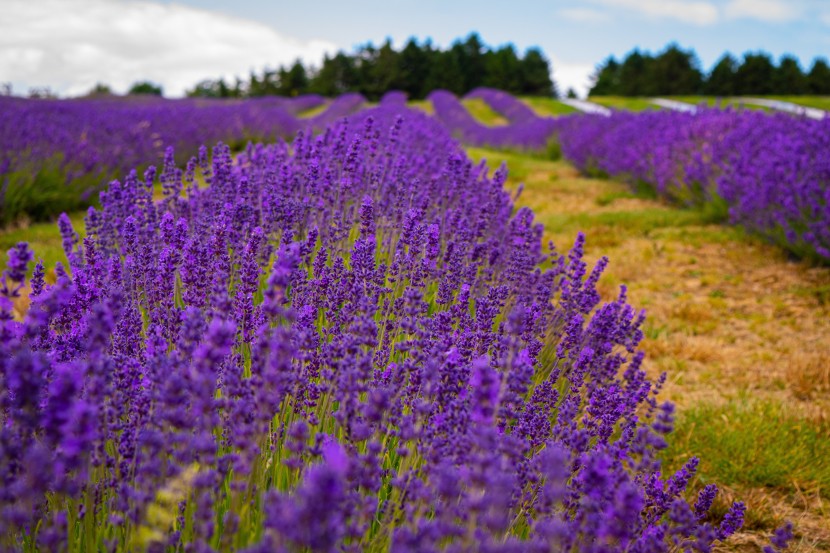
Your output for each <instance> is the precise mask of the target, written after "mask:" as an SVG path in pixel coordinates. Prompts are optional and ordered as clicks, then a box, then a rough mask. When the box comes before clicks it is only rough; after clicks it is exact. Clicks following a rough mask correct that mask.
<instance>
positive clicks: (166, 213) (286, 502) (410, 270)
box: [0, 98, 788, 553]
mask: <svg viewBox="0 0 830 553" xmlns="http://www.w3.org/2000/svg"><path fill="white" fill-rule="evenodd" d="M394 100H395V99H394V98H390V101H388V102H385V103H384V105H382V106H381V107H379V108H376V109H373V110H371V111H369V112H368V113H366V114H362V115H359V116H355V117H353V118H352V119H351V120H350V121H345V122H342V123H339V124H337V125H335V126H332V127H329V128H327V129H326V130H325V131H324V132H323V133H321V134H319V135H317V136H310V135H309V134H305V133H302V134H300V135H299V136H298V137H297V138H296V140H294V142H293V143H292V144H291V145H290V146H289V145H287V144H284V143H276V144H271V145H257V146H249V147H248V148H247V150H246V151H245V152H243V153H242V154H240V155H239V156H236V157H233V156H232V155H231V152H230V150H229V148H228V147H227V146H224V145H221V144H220V145H218V146H216V147H215V148H214V149H213V153H212V156H209V155H208V152H207V151H206V150H205V149H202V150H201V151H200V153H199V155H198V156H197V157H195V158H193V159H191V160H190V161H189V162H188V163H187V165H186V166H185V167H184V168H183V169H181V168H178V167H177V166H176V164H175V160H174V155H173V152H172V151H168V152H167V155H166V161H165V164H164V166H163V167H162V169H161V170H160V171H156V170H155V169H153V168H150V169H148V170H147V172H146V173H145V174H144V175H143V177H140V176H139V175H138V174H136V173H135V172H132V173H130V174H129V175H128V176H127V177H126V178H125V179H124V180H123V181H122V182H118V181H116V182H113V183H112V184H111V186H110V187H109V189H108V190H107V191H106V192H105V193H104V194H102V196H101V208H100V209H98V210H96V209H94V208H90V210H89V213H88V215H87V219H86V230H87V237H86V238H85V239H84V240H83V241H82V242H81V241H79V240H78V237H77V234H76V233H75V231H74V230H73V229H72V226H71V224H70V222H69V219H68V218H66V217H62V218H61V220H60V221H59V226H60V230H61V235H62V237H63V244H64V249H65V251H66V255H67V259H68V265H67V266H57V267H55V274H56V275H57V280H56V282H55V283H54V284H51V285H50V284H47V283H46V282H45V279H44V275H45V270H46V268H45V267H43V265H42V264H38V265H37V267H36V268H35V270H34V276H33V277H32V279H31V281H30V282H28V283H26V284H27V286H28V290H29V297H30V299H31V305H30V307H29V309H28V311H27V313H26V314H25V317H24V318H23V319H22V320H16V319H15V318H14V317H13V316H12V309H11V305H12V302H15V303H16V302H19V301H20V298H19V296H20V294H21V291H22V287H23V286H24V278H25V274H26V268H27V265H28V264H29V263H30V262H31V261H32V257H33V254H32V252H31V251H30V250H29V249H28V247H27V246H26V244H20V245H19V246H18V247H16V248H15V249H13V250H12V251H10V254H9V257H10V259H9V263H8V268H7V269H6V271H5V273H4V274H3V282H4V285H3V287H2V288H0V446H2V447H0V482H2V486H0V490H2V493H0V543H2V548H3V549H12V550H27V551H33V550H35V549H38V548H40V549H41V550H45V551H59V550H69V551H80V550H102V551H103V550H107V551H116V550H117V551H121V550H128V549H129V550H150V551H161V550H181V549H184V550H187V551H218V550H242V551H247V552H265V551H315V552H328V551H332V552H333V551H395V552H408V551H413V552H415V551H418V552H423V551H492V552H513V551H515V552H519V551H522V552H525V551H531V552H533V551H538V552H543V551H551V550H556V551H582V552H600V551H608V552H611V551H629V552H642V553H645V552H663V551H666V552H667V551H677V550H691V549H695V550H697V551H709V550H710V549H711V547H712V544H713V543H714V542H717V541H719V540H723V539H726V538H727V537H728V536H729V535H730V534H732V533H733V532H734V531H735V530H736V529H737V528H738V527H740V525H741V522H742V518H743V513H744V507H743V505H742V504H741V503H736V504H734V505H733V506H732V508H731V509H730V510H729V511H728V513H727V514H726V516H725V518H723V519H722V520H715V518H714V517H713V515H711V514H710V513H709V510H710V507H711V505H712V504H713V501H714V499H715V496H716V494H717V489H716V488H715V486H713V485H709V486H706V487H705V488H703V489H702V491H700V493H699V494H697V495H695V496H691V497H690V496H689V494H690V491H689V489H688V488H689V484H690V482H691V480H692V479H693V478H694V474H695V469H696V467H697V464H698V462H697V459H695V458H692V459H690V460H689V462H688V463H687V464H686V466H685V467H683V468H682V469H681V470H680V471H679V472H677V473H675V474H663V470H662V468H661V466H660V462H659V461H658V459H657V453H658V451H659V450H660V449H662V448H664V447H665V445H666V442H665V437H666V435H667V434H668V433H670V432H671V430H672V421H673V408H672V406H671V405H670V404H668V403H659V402H658V401H657V394H658V392H659V390H660V387H661V384H662V382H663V381H664V378H665V377H664V378H661V379H660V380H659V381H657V382H653V381H650V380H649V379H648V378H647V376H646V374H645V372H644V371H643V369H642V367H641V364H642V361H643V353H642V351H641V350H639V349H638V344H639V343H640V341H641V339H642V338H643V333H642V331H641V327H642V324H643V322H644V313H642V312H639V311H637V310H635V309H634V308H633V307H632V306H630V305H629V304H628V303H627V301H626V293H625V288H622V289H621V291H620V294H619V297H617V298H616V299H612V300H611V301H606V302H603V301H602V299H601V298H600V296H599V294H598V293H597V288H596V285H597V282H598V280H599V278H600V277H601V274H602V272H603V269H604V267H605V265H606V263H607V260H606V259H602V260H601V261H600V262H599V263H598V264H597V265H596V266H595V267H593V268H590V267H588V266H587V265H586V263H585V261H584V260H583V246H584V237H582V236H580V237H579V238H578V240H577V242H576V244H575V245H574V247H573V248H572V249H571V250H570V252H567V253H557V252H556V251H555V250H553V248H552V246H551V247H549V248H547V249H546V248H543V244H542V226H541V224H539V223H538V222H536V220H535V219H534V215H533V213H532V211H530V210H529V209H527V208H517V207H516V205H515V204H514V202H513V199H512V198H511V195H510V194H508V192H506V191H505V189H504V182H505V179H506V175H507V173H506V168H504V167H502V168H500V169H498V170H497V171H495V173H493V174H489V173H488V170H487V167H486V165H485V164H484V163H481V164H474V163H473V162H472V161H470V159H469V158H468V157H467V156H466V154H465V152H464V151H463V149H462V148H461V146H460V145H459V144H458V143H457V142H455V141H454V140H452V139H451V137H450V135H449V133H448V132H447V131H446V130H445V129H444V128H443V127H442V126H441V125H439V124H438V123H437V122H435V121H434V120H433V119H430V118H428V117H426V116H425V115H422V114H419V113H416V112H414V111H410V110H406V109H405V108H402V107H400V106H398V105H396V102H395V101H394ZM200 180H203V181H204V182H205V183H206V186H197V182H199V181H200ZM158 183H160V184H161V187H162V189H163V190H164V199H163V200H160V201H153V197H152V191H153V188H154V187H155V186H157V184H158ZM787 533H788V531H787V529H784V530H782V531H781V532H780V533H779V534H778V535H777V536H776V537H775V540H774V546H775V547H777V548H779V549H780V547H781V546H782V545H784V544H785V542H786V539H787ZM770 551H773V549H770Z"/></svg>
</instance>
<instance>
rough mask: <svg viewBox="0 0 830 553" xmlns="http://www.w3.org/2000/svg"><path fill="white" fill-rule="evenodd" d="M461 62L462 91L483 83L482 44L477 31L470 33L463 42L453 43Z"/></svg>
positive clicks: (467, 90)
mask: <svg viewBox="0 0 830 553" xmlns="http://www.w3.org/2000/svg"><path fill="white" fill-rule="evenodd" d="M452 49H453V50H456V53H457V55H458V56H459V61H460V62H461V63H460V65H461V72H462V76H463V78H464V91H465V92H469V91H470V90H473V89H474V88H476V87H479V86H483V85H484V75H485V67H484V44H482V42H481V38H480V37H479V36H478V34H477V33H471V34H470V35H469V36H468V37H467V40H465V41H464V42H463V43H458V44H457V45H453V48H452Z"/></svg>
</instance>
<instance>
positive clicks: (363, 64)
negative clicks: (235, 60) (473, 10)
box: [187, 33, 557, 100]
mask: <svg viewBox="0 0 830 553" xmlns="http://www.w3.org/2000/svg"><path fill="white" fill-rule="evenodd" d="M479 86H488V87H492V88H498V89H500V90H505V91H507V92H510V93H512V94H516V95H524V96H556V95H557V89H556V85H555V84H554V82H553V80H552V78H551V67H550V63H549V61H548V60H547V58H546V57H545V56H544V54H543V53H542V51H541V50H540V49H539V48H530V49H528V50H527V51H525V53H524V55H519V53H517V52H516V49H515V47H514V46H513V45H511V44H508V45H504V46H501V47H499V48H491V47H489V46H487V45H485V44H484V43H483V42H482V40H481V38H480V37H479V35H478V34H476V33H472V34H470V35H469V36H468V37H467V38H466V39H464V40H456V41H455V42H453V43H452V45H451V46H450V47H449V48H448V49H445V50H442V49H441V48H436V47H435V46H433V44H432V42H431V41H429V40H427V41H425V42H423V43H418V41H417V40H416V39H415V38H410V39H409V40H408V41H407V42H406V44H405V45H404V46H403V48H401V49H400V50H396V49H395V48H394V47H393V46H392V43H391V41H390V40H389V39H387V40H386V41H385V42H384V43H383V44H382V45H380V46H379V47H376V46H374V45H373V44H371V43H368V44H365V45H363V46H360V47H359V48H357V49H356V51H355V52H354V53H352V54H347V53H345V52H343V51H340V52H338V53H337V54H335V55H334V56H331V57H330V56H328V55H326V56H325V57H324V58H323V62H322V65H321V66H320V67H306V66H304V65H303V64H302V62H300V61H299V60H298V61H295V62H294V63H293V64H292V65H290V66H288V67H285V66H281V67H279V68H278V69H273V70H270V69H266V70H265V71H263V72H262V73H260V74H256V73H254V72H251V74H250V75H249V77H248V79H247V80H243V79H240V78H236V80H235V81H234V82H232V83H231V82H226V81H225V80H224V79H208V80H204V81H202V82H200V83H198V84H197V85H196V86H195V87H194V88H193V89H192V90H189V91H188V93H187V94H188V96H191V97H208V98H242V97H258V96H268V95H279V96H297V95H300V94H307V93H317V94H321V95H323V96H330V97H333V96H339V95H340V94H343V93H345V92H359V93H361V94H363V95H364V96H366V97H367V98H368V99H369V100H378V99H379V98H380V97H381V96H383V94H384V93H385V92H387V91H389V90H402V91H404V92H406V93H407V94H408V95H409V97H410V98H412V99H422V98H425V97H426V96H427V95H428V94H429V93H430V92H431V91H433V90H435V89H439V88H443V89H446V90H450V91H451V92H454V93H455V94H459V95H463V94H466V93H467V92H470V91H471V90H473V89H474V88H476V87H479Z"/></svg>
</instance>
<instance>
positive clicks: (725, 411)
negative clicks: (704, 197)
mask: <svg viewBox="0 0 830 553" xmlns="http://www.w3.org/2000/svg"><path fill="white" fill-rule="evenodd" d="M470 153H471V155H472V156H473V157H474V158H475V159H481V158H486V159H487V160H488V161H489V162H490V163H491V166H493V167H495V166H497V165H498V164H499V163H500V162H501V161H502V160H506V161H507V163H508V167H509V168H510V180H509V184H508V186H510V187H515V186H516V185H517V184H518V183H519V182H524V183H525V189H524V192H523V193H522V195H521V197H520V198H519V203H520V204H522V205H527V206H529V207H531V208H533V210H534V211H535V212H536V213H537V216H538V218H539V220H540V221H541V222H542V223H543V224H544V225H545V231H546V237H545V238H546V239H551V240H553V242H554V244H556V246H557V247H558V248H559V249H560V250H566V249H567V248H568V246H569V245H570V244H572V243H573V241H574V239H575V237H576V233H577V232H578V231H580V230H581V231H583V232H585V234H586V235H587V253H588V255H589V257H590V258H591V259H597V258H598V257H600V256H601V255H606V256H608V257H609V258H610V260H611V262H610V265H609V267H608V270H607V271H606V275H605V277H604V278H603V281H604V282H603V283H602V286H601V287H600V290H601V292H602V294H603V297H604V298H605V299H610V298H613V297H614V296H615V295H616V293H617V287H618V286H619V284H621V283H625V284H627V285H628V287H629V299H630V301H631V303H632V305H634V306H637V307H643V308H645V309H646V310H647V312H648V322H647V325H646V329H645V330H646V340H645V341H644V344H643V347H644V349H645V350H646V352H647V368H648V370H649V372H650V374H652V375H653V376H657V375H659V374H660V373H661V372H663V371H666V372H668V377H669V378H668V382H667V385H666V389H665V392H664V394H663V395H664V397H665V398H667V399H671V400H673V401H675V402H676V403H677V404H678V425H677V430H676V432H675V433H674V434H673V436H672V437H671V441H670V448H669V450H668V451H667V453H666V455H665V458H666V461H667V462H668V466H669V467H671V468H672V469H676V468H678V467H679V466H680V465H681V464H682V463H683V462H685V461H686V460H687V459H688V458H689V457H690V456H691V455H693V454H694V455H699V456H700V458H701V467H700V476H699V478H697V479H696V482H695V485H696V486H702V485H703V484H705V483H709V482H713V481H714V482H717V483H718V484H722V485H723V486H724V487H725V490H724V492H725V493H724V494H722V496H723V499H722V501H721V503H719V504H718V506H719V508H721V509H724V508H725V506H726V499H732V498H735V497H738V498H740V499H742V500H744V501H746V503H747V504H748V506H749V509H750V515H749V517H748V522H747V527H748V529H749V530H750V532H749V533H746V534H744V535H742V536H741V537H740V538H739V539H738V540H737V543H745V544H747V547H748V548H750V547H751V546H750V544H752V543H753V542H754V541H756V540H757V539H759V536H761V535H763V533H764V532H765V531H768V530H769V529H771V528H773V527H774V526H775V525H776V524H778V523H780V522H781V521H782V520H783V519H784V518H785V517H786V518H788V519H790V520H793V521H794V522H796V523H797V525H798V527H799V532H800V534H801V535H802V536H803V542H802V543H801V545H800V546H799V548H798V549H795V550H796V551H799V550H800V551H812V550H813V547H814V546H817V544H816V542H818V543H819V544H823V546H824V547H830V509H828V508H827V507H826V506H825V504H826V502H827V500H828V498H830V493H828V492H830V487H828V486H830V463H828V462H822V461H820V459H822V458H824V459H828V458H830V427H828V424H827V420H828V415H830V367H828V365H827V362H826V360H827V359H828V358H830V340H828V339H827V336H830V270H828V269H816V268H810V267H808V266H806V265H803V264H798V263H793V262H791V261H788V260H787V259H786V258H785V256H784V254H783V253H782V252H781V251H780V250H778V249H777V248H775V247H773V246H770V245H767V244H765V243H763V242H761V241H760V240H758V239H756V238H753V237H750V236H747V235H745V234H744V233H743V232H742V231H741V230H740V229H737V228H733V227H725V226H722V225H718V224H713V223H711V222H710V219H709V216H708V215H707V214H706V213H703V212H699V211H693V210H683V209H677V208H674V207H671V206H667V205H664V204H662V203H660V202H658V201H656V200H654V199H650V198H647V197H642V196H636V195H634V194H632V193H630V191H629V189H628V188H627V187H626V186H625V185H623V184H621V183H618V182H615V181H612V180H597V179H588V178H584V177H582V176H580V175H579V174H578V173H577V172H576V171H575V170H574V169H573V168H572V167H570V166H569V165H568V164H566V163H564V162H550V161H542V160H539V159H532V158H529V157H524V156H521V155H515V154H505V153H502V152H496V151H491V150H484V149H470ZM747 550H752V551H757V550H758V549H757V548H754V549H753V548H750V549H747Z"/></svg>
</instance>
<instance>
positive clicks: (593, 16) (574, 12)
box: [558, 8, 609, 23]
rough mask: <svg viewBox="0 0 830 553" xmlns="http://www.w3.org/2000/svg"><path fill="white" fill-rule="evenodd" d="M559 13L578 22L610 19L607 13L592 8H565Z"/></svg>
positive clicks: (597, 21) (598, 21)
mask: <svg viewBox="0 0 830 553" xmlns="http://www.w3.org/2000/svg"><path fill="white" fill-rule="evenodd" d="M558 13H559V15H561V16H562V17H563V18H564V19H567V20H569V21H576V22H577V23H600V22H603V21H608V20H609V17H608V14H607V13H605V12H601V11H599V10H594V9H591V8H565V9H563V10H559V12H558Z"/></svg>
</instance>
